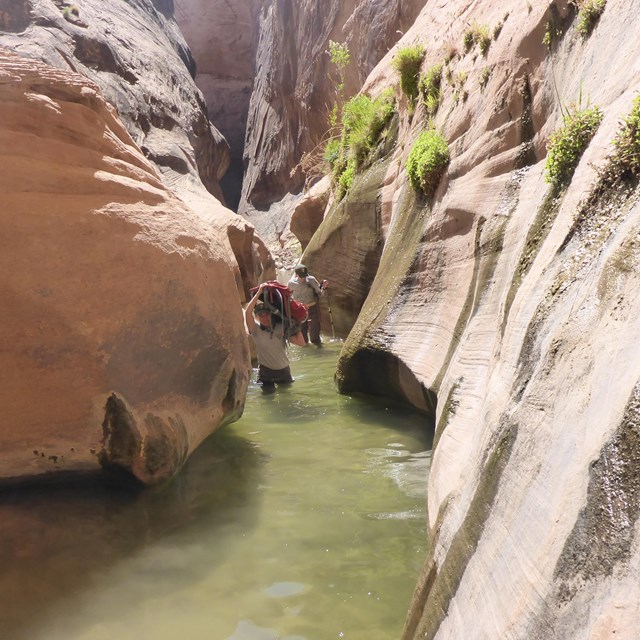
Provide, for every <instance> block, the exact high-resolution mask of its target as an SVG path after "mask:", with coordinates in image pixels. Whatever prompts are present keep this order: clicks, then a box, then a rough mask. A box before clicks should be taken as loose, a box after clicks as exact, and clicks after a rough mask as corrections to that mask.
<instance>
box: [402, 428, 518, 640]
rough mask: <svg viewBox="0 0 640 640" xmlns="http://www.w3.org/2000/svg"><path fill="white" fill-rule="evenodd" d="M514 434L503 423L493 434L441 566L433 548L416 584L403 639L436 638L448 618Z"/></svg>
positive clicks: (494, 495)
mask: <svg viewBox="0 0 640 640" xmlns="http://www.w3.org/2000/svg"><path fill="white" fill-rule="evenodd" d="M517 434H518V425H517V424H515V423H509V422H506V421H505V423H504V424H503V425H502V428H501V429H499V430H498V433H496V436H495V437H494V439H493V444H492V445H490V446H489V448H488V450H487V454H486V461H485V463H484V464H483V465H482V469H481V471H480V474H479V480H478V487H477V489H476V491H475V494H474V496H473V498H472V499H471V503H470V505H469V509H468V511H467V514H466V516H465V518H464V521H463V522H462V524H461V526H460V528H459V529H458V531H457V532H456V534H455V536H454V537H453V540H452V541H451V545H450V547H449V550H448V552H447V555H446V557H445V558H444V561H443V562H442V563H441V565H440V567H437V565H436V560H435V552H436V547H433V548H432V551H431V554H430V556H429V558H428V560H427V563H426V565H425V567H424V569H423V574H422V575H423V576H424V578H423V579H421V582H420V583H419V585H418V589H419V590H420V593H418V591H416V596H414V602H413V604H412V607H411V609H410V612H409V617H408V619H407V624H406V626H405V630H404V633H403V636H402V638H403V640H413V639H414V638H428V639H431V638H435V636H436V634H437V632H438V629H439V628H440V625H441V624H442V622H443V621H444V620H445V618H446V617H447V615H448V613H449V604H450V602H451V601H452V600H453V598H454V596H455V594H456V592H457V590H458V587H459V585H460V582H461V580H462V577H463V575H464V572H465V570H466V567H467V565H468V563H469V561H470V560H471V558H472V556H473V554H474V553H475V550H476V548H477V546H478V543H479V541H480V538H481V537H482V533H483V530H484V525H485V523H486V521H487V519H488V518H489V515H490V514H491V509H492V508H493V503H494V501H495V498H496V495H497V493H498V490H499V488H500V479H501V478H502V473H503V472H504V470H505V468H506V466H507V464H508V462H509V459H510V457H511V453H512V451H513V447H514V443H515V441H516V437H517ZM445 504H446V505H448V504H449V503H445ZM445 508H446V507H445ZM442 517H443V515H442V514H440V515H439V516H438V520H439V521H442ZM436 538H437V536H436ZM420 603H422V606H419V608H417V607H416V605H419V604H420ZM416 612H418V615H421V616H422V617H421V618H420V619H418V616H417V615H415V614H416Z"/></svg>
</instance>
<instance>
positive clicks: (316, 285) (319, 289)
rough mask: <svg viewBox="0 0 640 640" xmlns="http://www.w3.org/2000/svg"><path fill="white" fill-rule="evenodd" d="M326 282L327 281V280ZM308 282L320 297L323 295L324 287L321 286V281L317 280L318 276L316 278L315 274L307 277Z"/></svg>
mask: <svg viewBox="0 0 640 640" xmlns="http://www.w3.org/2000/svg"><path fill="white" fill-rule="evenodd" d="M325 282H326V281H325ZM307 283H308V284H309V286H310V287H311V288H312V289H313V292H314V293H315V294H316V295H317V296H318V297H320V296H321V295H322V289H323V288H322V287H321V286H320V283H319V282H318V281H317V280H316V278H314V277H313V276H308V277H307Z"/></svg>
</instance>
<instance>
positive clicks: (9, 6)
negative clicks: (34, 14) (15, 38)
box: [0, 0, 31, 33]
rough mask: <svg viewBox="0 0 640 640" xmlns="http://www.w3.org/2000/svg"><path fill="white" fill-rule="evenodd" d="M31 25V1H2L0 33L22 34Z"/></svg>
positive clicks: (0, 6) (0, 1)
mask: <svg viewBox="0 0 640 640" xmlns="http://www.w3.org/2000/svg"><path fill="white" fill-rule="evenodd" d="M30 23H31V2H30V0H0V31H6V32H8V33H21V32H22V31H24V30H25V29H26V28H27V27H28V26H29V24H30Z"/></svg>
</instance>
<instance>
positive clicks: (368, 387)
mask: <svg viewBox="0 0 640 640" xmlns="http://www.w3.org/2000/svg"><path fill="white" fill-rule="evenodd" d="M342 375H343V378H342V383H341V386H340V392H341V393H345V394H349V393H363V394H367V395H371V396H377V397H382V398H389V399H390V400H393V401H395V402H402V403H406V402H407V401H408V400H410V401H411V404H412V405H413V406H414V407H416V408H417V409H419V410H421V411H424V412H425V413H426V414H427V415H428V416H429V417H430V420H431V421H433V420H434V418H435V412H436V405H437V402H438V399H437V396H436V394H435V393H434V392H433V391H432V390H431V389H429V388H428V387H425V386H424V384H422V383H421V382H420V381H419V380H418V379H417V378H416V376H415V374H414V373H413V372H412V371H411V369H409V367H408V366H407V365H406V364H405V363H404V362H403V361H402V360H400V358H398V357H397V356H396V355H394V354H393V353H389V352H388V351H383V350H377V349H373V348H365V349H359V350H357V351H356V352H355V353H354V354H353V356H352V357H351V358H350V359H349V360H348V361H346V362H345V365H344V368H343V370H342Z"/></svg>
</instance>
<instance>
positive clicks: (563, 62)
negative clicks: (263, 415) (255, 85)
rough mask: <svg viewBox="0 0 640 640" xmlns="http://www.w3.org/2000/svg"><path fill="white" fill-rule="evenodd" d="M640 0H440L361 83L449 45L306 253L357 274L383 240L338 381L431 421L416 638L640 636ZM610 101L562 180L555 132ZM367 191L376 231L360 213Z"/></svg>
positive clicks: (339, 282)
mask: <svg viewBox="0 0 640 640" xmlns="http://www.w3.org/2000/svg"><path fill="white" fill-rule="evenodd" d="M636 4H637V3H626V2H622V1H616V0H609V2H607V3H606V7H605V10H604V13H603V14H602V16H601V17H600V18H599V20H597V21H595V22H594V23H593V24H592V25H591V27H590V29H589V30H583V31H582V32H581V31H580V30H579V29H578V25H579V24H581V22H580V21H581V19H582V17H581V16H580V15H578V9H577V7H576V6H575V5H574V4H573V3H567V2H562V1H559V2H552V3H548V4H544V5H534V4H533V3H531V4H528V5H522V4H521V3H517V2H509V3H506V4H502V5H500V6H497V5H496V4H495V3H491V2H488V1H479V2H474V3H442V2H428V3H427V5H426V6H425V9H424V11H423V12H422V14H421V15H420V17H419V18H418V19H417V20H416V23H415V24H414V26H413V27H412V28H411V29H410V30H409V31H408V32H407V33H406V35H405V36H404V37H403V39H402V40H401V41H400V43H399V44H398V47H397V48H395V49H394V50H392V51H391V52H390V53H389V54H388V55H387V56H386V58H385V59H384V60H383V61H382V62H381V64H380V65H379V66H378V67H377V68H376V69H375V70H374V72H373V73H372V74H371V75H370V77H369V78H368V80H367V82H366V84H365V86H364V91H366V92H368V93H370V94H372V95H375V94H377V93H378V92H380V91H382V90H383V89H384V88H386V87H388V86H394V85H396V86H397V82H398V78H397V74H396V73H395V71H394V70H393V69H392V67H391V61H392V59H393V56H394V55H395V54H396V53H397V50H398V48H401V47H403V46H407V45H410V44H413V43H416V42H418V43H422V44H423V45H424V47H425V52H426V55H425V59H424V61H423V63H422V68H421V71H422V72H423V73H424V72H426V71H427V70H429V69H430V68H431V67H432V66H434V65H436V64H439V63H442V64H443V68H442V69H443V74H442V85H441V96H440V98H439V102H438V106H437V108H436V110H435V113H434V111H433V103H431V104H430V105H429V107H430V108H431V113H428V112H427V104H425V100H424V99H423V97H419V98H418V100H417V101H416V104H415V112H414V113H413V114H412V115H411V114H410V113H409V111H410V110H409V108H408V106H409V105H408V104H407V98H406V96H403V95H402V94H401V93H400V92H399V90H397V91H398V93H397V95H398V100H399V114H400V131H399V137H398V145H397V146H396V148H395V151H394V152H393V153H392V154H391V155H390V156H389V157H387V158H386V159H385V160H381V161H379V162H378V163H374V164H373V166H372V167H371V168H370V169H369V170H367V171H366V172H364V173H362V174H361V175H359V176H357V177H356V179H355V181H354V183H353V186H352V188H351V190H350V191H349V193H348V194H347V196H346V197H345V199H344V201H342V202H340V203H337V204H335V205H334V206H333V207H332V208H330V209H329V211H328V212H327V213H326V215H325V219H324V222H323V223H322V225H321V226H320V228H319V229H318V231H317V232H316V234H315V236H314V237H313V238H312V239H311V241H310V243H309V248H308V249H307V254H306V255H305V258H304V259H305V262H306V263H307V264H308V265H309V266H310V267H311V268H312V270H315V271H318V270H320V269H321V270H322V274H321V275H322V277H326V278H328V279H329V280H331V281H332V283H333V286H334V290H335V289H338V290H340V289H344V290H347V291H349V290H353V291H355V292H358V291H362V286H361V284H360V282H359V280H361V278H362V275H361V274H362V273H363V270H362V269H360V270H357V269H355V270H354V269H353V268H352V267H353V262H354V256H355V255H358V256H364V255H368V251H363V249H364V248H368V250H369V251H370V250H371V249H372V248H373V247H374V246H375V242H376V241H380V242H381V243H382V244H383V247H382V248H381V249H380V253H379V263H378V265H377V268H376V269H375V272H374V273H373V274H371V272H370V275H369V277H370V278H371V288H370V291H368V292H367V293H366V294H365V295H366V299H363V305H362V309H361V311H360V312H359V313H358V314H357V317H354V316H355V314H354V313H353V312H352V311H350V310H349V309H348V308H347V307H346V306H345V307H344V314H343V315H344V316H345V317H348V316H351V317H352V318H353V323H354V324H353V328H352V329H351V331H350V333H349V336H348V338H347V340H346V342H345V346H344V349H343V352H342V354H341V358H340V362H339V365H338V372H337V379H338V383H339V386H340V388H341V389H342V390H343V391H346V392H365V393H375V394H381V395H387V396H390V397H393V398H395V399H400V400H404V401H407V402H410V403H411V404H413V405H414V406H416V407H417V408H420V409H422V410H424V411H425V412H426V413H427V414H429V415H431V416H432V417H434V418H435V421H436V425H437V426H436V434H435V439H436V444H435V450H434V457H433V463H432V466H431V472H430V478H429V528H430V539H431V550H430V553H429V557H428V559H427V561H426V563H425V567H424V570H423V573H422V576H421V578H420V582H419V585H418V587H417V590H416V594H415V597H414V601H413V603H412V606H411V610H410V613H409V616H408V619H407V623H406V627H405V631H404V635H403V637H404V638H405V639H406V640H413V639H414V638H416V639H417V638H474V639H475V638H477V639H484V638H487V639H488V638H512V639H515V638H517V639H523V640H524V639H525V638H526V639H531V638H543V637H558V638H612V637H616V638H620V637H622V638H629V639H631V638H634V637H635V635H636V631H635V629H636V628H637V626H638V623H639V622H640V608H639V607H638V604H637V603H638V601H639V600H638V588H637V575H638V570H639V568H640V566H639V565H640V554H638V552H637V541H638V529H639V526H638V514H639V510H638V499H637V487H636V484H637V483H636V480H635V478H636V477H638V472H640V456H639V455H638V448H637V440H638V434H639V433H640V432H639V431H638V383H639V378H640V358H639V356H640V354H639V353H638V348H639V347H638V345H639V344H640V340H639V335H638V332H639V330H640V325H639V324H638V322H637V316H638V309H639V308H640V299H639V297H638V291H639V290H640V288H639V286H638V285H639V282H638V277H637V273H638V268H637V267H638V261H639V260H640V245H639V244H638V238H639V237H640V235H639V231H640V205H639V201H638V195H639V191H638V184H637V178H634V177H633V176H631V175H630V174H626V176H625V177H623V178H621V179H620V180H613V181H612V180H611V178H610V173H609V169H607V167H611V163H612V157H614V156H615V154H616V153H617V147H616V145H615V144H614V140H615V139H616V136H617V135H618V133H619V131H620V126H621V125H620V123H621V121H623V120H624V119H625V118H627V117H628V115H629V114H630V112H631V110H632V107H633V102H634V99H635V98H636V97H637V95H638V89H640V84H639V83H638V77H639V76H638V73H637V72H638V68H637V59H638V50H637V43H636V42H635V40H633V39H632V38H626V37H623V38H621V37H620V35H621V34H623V33H632V32H635V30H637V29H638V27H640V24H639V23H638V15H640V14H639V13H638V11H637V9H638V6H632V5H636ZM483 32H484V33H486V34H488V36H489V38H488V40H483V39H482V38H481V35H482V33H483ZM467 33H470V34H471V36H467ZM477 34H480V35H477ZM481 43H482V46H481ZM596 105H597V106H598V107H599V109H600V110H601V111H602V114H603V119H602V122H601V124H600V126H599V127H598V128H597V131H596V133H595V136H594V137H593V139H592V140H591V142H590V144H589V146H588V147H587V149H586V151H585V152H584V154H583V155H582V156H581V158H580V159H579V163H578V164H577V167H576V169H575V173H574V174H573V175H572V178H571V180H570V181H568V183H567V184H561V185H558V186H552V185H550V184H549V183H548V182H547V181H546V180H545V161H546V156H547V149H546V145H547V142H548V140H549V138H550V135H551V133H552V132H553V131H554V130H555V129H557V128H558V127H559V126H560V125H562V122H563V116H564V115H565V114H566V113H568V112H569V113H576V112H577V111H580V110H582V109H584V108H585V107H587V106H589V107H593V106H596ZM430 122H432V123H433V126H435V128H436V129H437V130H438V131H440V132H441V133H442V135H443V136H444V138H445V140H446V141H447V143H448V146H449V151H450V156H451V159H450V163H449V165H448V168H447V171H446V173H445V175H444V177H443V178H442V179H441V180H440V182H439V184H438V186H437V189H436V191H435V193H434V194H433V195H429V196H425V195H421V194H420V193H419V192H417V191H415V190H414V189H413V188H412V187H411V186H410V184H409V182H408V177H407V172H406V168H405V167H406V161H407V157H408V155H409V152H410V150H411V148H412V145H413V143H414V142H415V140H416V139H417V138H418V136H419V135H420V133H421V132H423V131H425V130H426V129H428V128H429V127H430V126H431V125H430ZM385 163H386V166H385ZM372 181H373V182H377V185H378V187H377V190H376V189H374V192H376V191H377V195H374V196H371V195H370V196H367V197H366V198H363V194H364V193H371V190H372ZM365 201H368V202H370V203H371V204H370V205H369V206H368V207H365V208H364V211H366V212H367V214H368V215H369V216H370V217H371V218H372V219H373V223H374V224H375V228H376V229H378V230H379V231H378V232H377V233H376V234H373V233H372V230H373V228H374V227H372V226H371V224H372V223H371V222H368V223H367V227H368V228H369V229H370V233H371V235H370V237H369V239H366V237H365V236H364V235H363V234H362V233H353V232H352V231H351V229H354V228H357V226H356V225H357V223H356V219H357V218H360V219H362V218H363V216H365V213H364V211H363V208H362V203H363V202H365ZM374 203H376V204H375V207H377V213H374ZM349 209H350V210H352V211H353V217H354V220H353V221H350V218H349V217H348V214H347V217H345V211H348V210H349ZM341 229H342V230H344V231H340V230H341ZM336 238H338V239H339V240H336ZM349 238H351V241H350V240H349ZM363 241H364V244H363ZM325 243H326V244H325ZM337 247H339V250H336V249H337ZM335 299H336V300H338V303H340V301H339V298H338V297H337V296H336V298H335ZM335 306H336V305H335V303H334V315H335Z"/></svg>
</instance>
